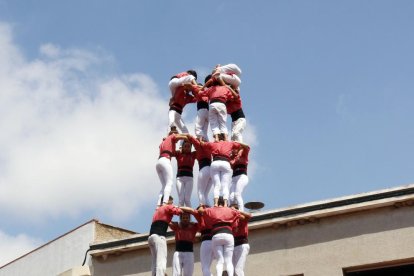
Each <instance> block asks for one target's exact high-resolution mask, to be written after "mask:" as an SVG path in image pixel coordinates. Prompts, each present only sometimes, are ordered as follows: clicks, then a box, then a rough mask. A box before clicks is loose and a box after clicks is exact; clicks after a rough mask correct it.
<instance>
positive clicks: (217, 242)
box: [212, 233, 234, 276]
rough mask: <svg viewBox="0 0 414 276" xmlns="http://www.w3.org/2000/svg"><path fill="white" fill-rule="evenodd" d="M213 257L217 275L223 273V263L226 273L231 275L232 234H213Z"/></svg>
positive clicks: (219, 275)
mask: <svg viewBox="0 0 414 276" xmlns="http://www.w3.org/2000/svg"><path fill="white" fill-rule="evenodd" d="M212 242H213V252H214V257H215V258H216V260H217V263H216V272H217V276H221V275H222V273H223V264H225V265H226V270H227V274H228V275H229V276H233V272H234V270H233V250H234V238H233V235H232V234H227V233H219V234H215V235H214V236H213V239H212Z"/></svg>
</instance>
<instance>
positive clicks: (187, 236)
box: [170, 222, 199, 242]
mask: <svg viewBox="0 0 414 276" xmlns="http://www.w3.org/2000/svg"><path fill="white" fill-rule="evenodd" d="M170 228H171V230H173V231H174V233H175V240H176V241H188V242H194V238H195V236H196V234H197V232H198V231H199V227H198V223H190V224H188V226H187V227H182V226H180V224H179V223H177V222H175V223H172V224H170Z"/></svg>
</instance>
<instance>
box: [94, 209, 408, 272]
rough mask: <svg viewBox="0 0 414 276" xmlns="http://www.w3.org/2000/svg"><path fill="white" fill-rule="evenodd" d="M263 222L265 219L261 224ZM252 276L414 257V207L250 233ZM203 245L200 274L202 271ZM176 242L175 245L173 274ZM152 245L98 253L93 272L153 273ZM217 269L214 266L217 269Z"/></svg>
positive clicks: (338, 268) (339, 268) (331, 269)
mask: <svg viewBox="0 0 414 276" xmlns="http://www.w3.org/2000/svg"><path fill="white" fill-rule="evenodd" d="M259 224H260V222H259ZM249 238H250V245H251V251H250V255H249V257H248V260H247V264H246V270H245V271H246V275H252V276H254V275H263V276H266V275H269V276H275V275H295V274H301V273H303V274H304V275H305V276H324V275H326V276H342V275H343V273H342V268H346V267H352V266H359V265H366V264H372V263H381V262H388V261H394V260H402V259H407V258H413V257H414V249H413V248H414V247H413V246H412V245H413V244H414V208H413V207H410V206H409V207H403V208H395V207H392V206H391V207H382V208H378V209H374V210H369V211H360V212H356V213H351V214H345V215H336V216H332V217H327V218H323V219H319V220H316V221H314V222H312V223H308V224H304V225H297V226H286V225H282V226H279V227H277V228H276V227H267V228H262V229H254V230H251V231H250V237H249ZM198 250H199V248H198V245H197V246H196V247H195V259H196V262H197V263H196V265H195V271H194V275H196V276H197V275H201V269H200V265H199V254H198ZM172 253H173V244H170V246H169V252H168V254H169V256H168V266H169V268H168V275H172V273H171V257H172ZM150 267H151V263H150V252H149V249H148V248H147V247H146V248H143V249H136V250H133V251H130V252H124V253H121V254H120V255H115V254H113V255H112V254H111V255H108V256H107V257H106V259H105V260H104V258H103V257H102V256H101V257H94V258H93V260H92V271H91V272H92V275H99V276H105V275H130V276H131V275H150V274H149V269H150ZM212 268H213V271H214V266H213V267H212Z"/></svg>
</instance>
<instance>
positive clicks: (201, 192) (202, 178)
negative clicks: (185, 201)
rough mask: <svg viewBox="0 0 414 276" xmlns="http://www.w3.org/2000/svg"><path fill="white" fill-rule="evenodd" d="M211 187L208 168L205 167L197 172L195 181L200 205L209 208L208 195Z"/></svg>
mask: <svg viewBox="0 0 414 276" xmlns="http://www.w3.org/2000/svg"><path fill="white" fill-rule="evenodd" d="M212 185H213V182H212V181H211V175H210V166H205V167H203V168H202V169H201V170H200V171H199V172H198V179H197V193H198V200H199V201H200V204H203V205H208V206H211V205H210V201H209V199H208V194H209V193H210V190H211V186H212Z"/></svg>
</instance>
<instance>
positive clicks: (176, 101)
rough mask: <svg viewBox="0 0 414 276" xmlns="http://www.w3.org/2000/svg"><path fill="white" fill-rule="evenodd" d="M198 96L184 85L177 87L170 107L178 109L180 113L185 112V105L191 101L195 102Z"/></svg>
mask: <svg viewBox="0 0 414 276" xmlns="http://www.w3.org/2000/svg"><path fill="white" fill-rule="evenodd" d="M194 87H197V86H196V85H193V89H194ZM195 102H196V98H195V97H194V96H193V95H192V94H190V93H188V91H187V90H186V89H185V88H184V86H180V87H177V89H176V90H175V94H174V96H173V98H172V102H171V103H170V109H173V110H176V111H177V112H178V113H181V112H183V108H184V106H186V105H187V104H189V103H195Z"/></svg>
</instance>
